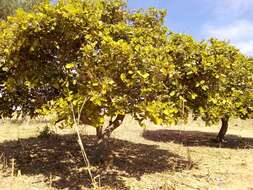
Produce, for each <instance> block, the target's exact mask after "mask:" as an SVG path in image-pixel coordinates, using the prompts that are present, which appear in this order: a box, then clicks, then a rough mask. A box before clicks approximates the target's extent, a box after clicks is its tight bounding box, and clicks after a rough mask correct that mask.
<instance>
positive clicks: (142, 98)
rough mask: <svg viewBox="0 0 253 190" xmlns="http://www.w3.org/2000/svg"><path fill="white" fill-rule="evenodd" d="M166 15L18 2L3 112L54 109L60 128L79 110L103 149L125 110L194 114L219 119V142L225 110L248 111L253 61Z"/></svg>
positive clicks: (116, 4) (106, 6)
mask: <svg viewBox="0 0 253 190" xmlns="http://www.w3.org/2000/svg"><path fill="white" fill-rule="evenodd" d="M165 15H166V12H165V11H163V10H157V9H154V8H150V9H148V10H145V11H144V10H136V11H133V10H130V9H129V8H128V7H127V4H126V3H125V2H124V1H121V0H111V1H107V0H99V1H78V0H69V1H58V3H56V4H51V3H49V2H44V3H42V4H40V5H38V6H35V7H34V8H33V10H32V11H28V12H26V11H24V10H22V9H19V10H17V12H16V14H15V15H14V16H9V17H8V18H7V19H4V20H3V21H1V22H0V31H1V33H0V115H1V116H2V117H11V116H12V114H13V113H14V112H20V113H22V114H24V115H29V116H32V117H36V116H37V115H41V114H42V115H51V116H52V119H53V120H54V122H59V121H63V122H64V123H63V127H64V126H72V125H73V124H74V119H75V116H78V117H77V119H79V120H80V122H81V124H86V125H90V126H93V127H95V128H96V129H97V137H98V147H99V146H101V147H104V145H107V141H108V138H109V137H110V135H111V133H112V132H113V131H114V130H115V129H116V128H118V127H120V125H121V123H122V121H123V120H124V117H125V116H126V115H131V116H132V117H133V118H134V119H136V120H137V121H138V122H139V124H140V125H144V123H145V121H146V120H150V121H151V122H153V123H154V124H157V125H165V126H166V125H169V124H176V123H177V122H178V121H180V120H187V118H188V116H189V115H191V114H192V115H193V116H194V117H195V118H198V117H200V118H202V119H203V120H204V121H206V122H207V123H208V124H210V123H215V122H218V121H219V120H221V121H222V127H221V130H220V132H219V134H218V136H217V140H218V141H219V142H222V141H223V139H224V135H225V133H226V131H227V127H228V121H229V118H231V117H239V118H243V119H244V118H249V117H252V112H253V75H252V73H253V61H252V59H251V58H249V57H247V56H246V55H243V54H242V53H241V52H240V51H239V49H237V48H236V47H234V46H232V45H231V44H229V43H227V42H224V41H219V40H217V39H213V38H212V39H210V40H207V41H200V42H199V41H196V40H195V39H193V38H192V37H191V36H189V35H186V34H176V33H173V32H171V31H170V30H169V29H168V28H167V27H166V26H165V24H164V18H165ZM3 18H5V17H3ZM73 115H74V117H73ZM106 118H109V122H108V123H107V125H105V123H106ZM98 150H99V151H100V152H101V148H98Z"/></svg>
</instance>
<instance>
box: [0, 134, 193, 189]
mask: <svg viewBox="0 0 253 190" xmlns="http://www.w3.org/2000/svg"><path fill="white" fill-rule="evenodd" d="M82 138H83V141H84V144H85V146H86V147H85V149H86V150H87V153H88V156H89V157H92V153H93V152H94V151H93V150H94V144H95V137H94V136H83V137H82ZM110 145H111V147H112V148H113V150H114V154H115V157H114V159H113V165H112V169H110V170H109V171H106V172H101V168H100V169H98V167H94V169H93V172H94V173H95V175H100V179H101V184H102V185H103V186H107V187H112V188H116V189H122V190H123V189H127V187H126V186H125V183H124V180H123V178H124V177H134V178H136V179H137V180H138V179H140V178H141V176H142V175H143V174H150V173H155V172H162V171H182V170H185V169H187V168H188V165H189V163H188V162H187V161H186V160H185V159H184V158H182V157H180V156H179V155H175V154H173V153H171V152H169V151H167V150H162V149H159V148H158V147H157V146H154V145H146V144H135V143H132V142H129V141H123V140H118V139H112V140H111V142H110ZM0 153H4V155H5V156H6V157H7V159H12V158H14V159H15V162H16V166H15V169H16V170H21V172H22V174H25V175H37V174H42V175H44V176H46V178H47V179H49V176H50V175H52V176H53V179H52V180H53V183H52V186H53V187H55V188H57V189H64V188H67V189H82V187H89V186H90V181H89V177H88V175H87V172H86V171H85V168H84V167H83V165H84V164H83V161H82V156H81V152H80V148H79V146H78V143H77V141H76V136H75V135H61V136H60V135H53V136H50V137H48V138H29V139H20V140H19V141H7V142H4V143H1V144H0ZM98 171H100V173H98ZM47 182H48V181H47Z"/></svg>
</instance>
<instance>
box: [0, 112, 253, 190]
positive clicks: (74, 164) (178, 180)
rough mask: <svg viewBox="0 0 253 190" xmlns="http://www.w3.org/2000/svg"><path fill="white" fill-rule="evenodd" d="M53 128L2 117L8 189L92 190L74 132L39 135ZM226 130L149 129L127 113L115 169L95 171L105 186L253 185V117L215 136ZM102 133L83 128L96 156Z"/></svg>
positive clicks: (233, 188)
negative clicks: (224, 135) (221, 140)
mask: <svg viewBox="0 0 253 190" xmlns="http://www.w3.org/2000/svg"><path fill="white" fill-rule="evenodd" d="M46 125H47V123H46V122H42V121H40V122H39V121H23V122H14V121H9V120H0V171H1V172H0V189H1V190H9V189H13V190H24V189H29V190H30V189H31V190H36V189H37V190H40V189H42V190H46V189H70V190H72V189H73V190H75V189H76V190H82V189H89V188H92V186H91V183H90V179H89V176H88V174H87V168H86V167H85V165H84V162H83V160H82V156H81V152H80V148H79V145H78V143H77V140H76V135H75V134H74V130H73V129H64V130H60V129H58V128H53V129H52V130H53V131H54V132H55V133H56V134H54V135H51V136H45V135H44V136H41V137H39V138H38V135H39V134H40V133H41V131H42V130H43V128H44V127H45V126H46ZM218 130H219V126H211V127H206V126H205V124H204V123H203V122H201V121H194V122H193V121H190V122H189V124H187V125H183V124H182V125H178V126H168V127H161V126H154V125H152V124H148V127H147V128H145V129H144V128H141V127H139V126H138V124H137V123H136V121H134V120H132V119H131V118H130V117H127V118H126V119H125V120H124V123H123V125H122V126H121V127H120V128H118V129H117V130H116V131H115V132H114V134H113V136H112V140H111V141H110V147H112V148H113V152H114V157H113V161H112V167H111V168H109V169H108V170H105V169H103V168H102V167H100V168H99V167H98V166H95V165H94V166H92V168H91V169H92V174H93V177H94V178H95V180H96V182H97V184H98V186H99V187H100V188H98V189H110V190H111V189H118V190H124V189H129V190H158V189H161V190H174V189H175V190H187V189H199V190H253V121H252V120H246V121H242V120H231V121H230V128H229V131H228V135H227V138H226V142H224V143H223V144H217V143H215V142H213V141H212V139H215V136H216V134H217V132H218ZM94 133H95V130H94V129H92V128H90V127H88V128H86V127H84V128H83V130H82V139H83V142H84V145H85V149H86V151H87V154H88V157H89V158H92V155H93V152H94V139H95V137H94ZM91 162H92V160H91Z"/></svg>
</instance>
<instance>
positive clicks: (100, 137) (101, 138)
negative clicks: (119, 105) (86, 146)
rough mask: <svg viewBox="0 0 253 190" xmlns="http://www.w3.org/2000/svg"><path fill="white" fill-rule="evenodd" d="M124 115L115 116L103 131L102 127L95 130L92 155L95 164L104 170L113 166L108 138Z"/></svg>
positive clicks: (120, 122)
mask: <svg viewBox="0 0 253 190" xmlns="http://www.w3.org/2000/svg"><path fill="white" fill-rule="evenodd" d="M124 117H125V115H117V117H116V118H115V120H114V121H110V123H109V125H108V126H107V127H106V128H105V129H104V130H103V128H102V127H99V128H97V129H96V132H97V134H96V135H97V142H96V150H95V154H94V161H95V163H97V164H103V165H104V166H105V167H106V168H109V167H110V166H111V165H112V164H113V157H114V156H113V151H112V147H110V136H111V134H112V132H113V131H114V130H115V129H116V128H118V127H119V126H120V125H121V124H122V122H123V120H124Z"/></svg>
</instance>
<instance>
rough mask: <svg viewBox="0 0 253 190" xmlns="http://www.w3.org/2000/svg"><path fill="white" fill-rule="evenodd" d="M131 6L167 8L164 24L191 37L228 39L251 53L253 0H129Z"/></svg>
mask: <svg viewBox="0 0 253 190" xmlns="http://www.w3.org/2000/svg"><path fill="white" fill-rule="evenodd" d="M128 5H129V7H130V8H144V9H145V8H148V7H157V8H163V9H167V17H166V25H167V26H168V27H169V28H170V29H171V30H172V31H175V32H180V33H187V34H190V35H192V36H193V37H194V38H196V39H198V40H201V39H208V38H209V37H216V38H218V39H221V40H228V41H230V42H231V43H232V44H234V45H236V46H237V47H238V48H240V49H241V51H242V52H244V53H246V54H247V55H253V0H128Z"/></svg>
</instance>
